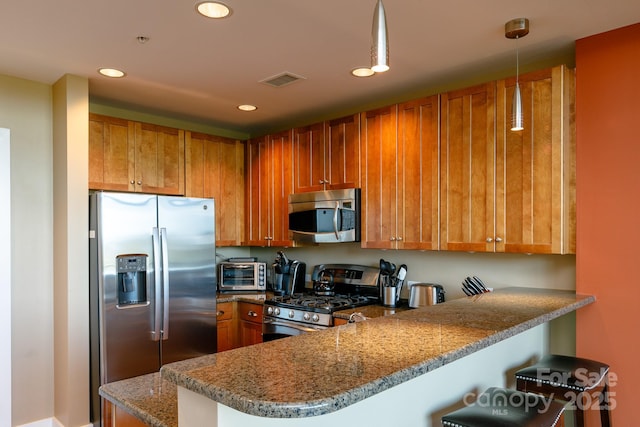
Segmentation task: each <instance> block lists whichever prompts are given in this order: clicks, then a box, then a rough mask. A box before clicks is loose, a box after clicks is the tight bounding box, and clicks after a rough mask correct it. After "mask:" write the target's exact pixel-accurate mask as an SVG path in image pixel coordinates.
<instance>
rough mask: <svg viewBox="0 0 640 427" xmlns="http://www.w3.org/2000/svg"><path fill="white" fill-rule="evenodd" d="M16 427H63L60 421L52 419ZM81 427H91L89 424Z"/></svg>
mask: <svg viewBox="0 0 640 427" xmlns="http://www.w3.org/2000/svg"><path fill="white" fill-rule="evenodd" d="M17 427H64V426H63V425H62V423H61V422H60V421H58V420H57V419H56V418H55V417H54V418H45V419H44V420H39V421H34V422H32V423H28V424H22V425H19V426H17ZM82 427H91V424H87V425H85V426H82Z"/></svg>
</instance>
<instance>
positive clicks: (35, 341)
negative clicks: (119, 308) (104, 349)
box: [0, 75, 54, 425]
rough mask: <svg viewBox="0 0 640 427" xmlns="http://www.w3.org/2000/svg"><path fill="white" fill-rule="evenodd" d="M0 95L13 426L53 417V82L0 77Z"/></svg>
mask: <svg viewBox="0 0 640 427" xmlns="http://www.w3.org/2000/svg"><path fill="white" fill-rule="evenodd" d="M0 94H1V95H0V127H3V128H9V129H11V203H10V204H11V235H12V240H11V257H12V258H11V359H12V364H11V374H12V385H11V390H12V392H11V400H12V402H11V405H12V408H11V409H12V424H11V425H19V424H24V423H27V422H31V421H34V420H39V419H44V418H50V417H51V416H52V415H53V382H54V369H53V328H52V325H53V303H52V301H53V279H52V277H53V232H52V218H53V211H52V199H53V195H52V194H53V193H52V184H51V181H52V136H51V128H52V119H51V117H52V107H51V86H50V85H46V84H41V83H34V82H31V81H27V80H22V79H17V78H12V77H7V76H2V75H0ZM0 203H4V201H1V202H0ZM0 381H3V382H4V381H6V380H5V379H4V377H3V378H2V379H0Z"/></svg>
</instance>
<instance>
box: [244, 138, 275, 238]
mask: <svg viewBox="0 0 640 427" xmlns="http://www.w3.org/2000/svg"><path fill="white" fill-rule="evenodd" d="M269 147H270V142H269V141H267V138H266V137H264V138H256V139H253V140H250V141H249V142H247V154H246V161H247V168H246V169H247V179H246V193H245V198H246V202H245V203H246V216H245V218H246V232H245V237H246V242H245V244H246V245H247V246H268V245H269V239H270V236H271V226H270V221H271V214H270V209H271V205H272V203H273V201H272V198H273V195H272V188H273V174H272V166H271V155H272V150H270V148H269Z"/></svg>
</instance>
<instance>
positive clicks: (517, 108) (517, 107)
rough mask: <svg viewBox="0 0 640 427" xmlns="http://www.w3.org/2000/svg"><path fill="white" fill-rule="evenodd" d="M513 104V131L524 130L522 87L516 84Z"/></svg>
mask: <svg viewBox="0 0 640 427" xmlns="http://www.w3.org/2000/svg"><path fill="white" fill-rule="evenodd" d="M512 101H513V103H512V105H511V130H513V131H518V130H523V129H524V118H523V115H522V97H521V96H520V85H519V84H518V83H516V87H515V89H514V90H513V100H512Z"/></svg>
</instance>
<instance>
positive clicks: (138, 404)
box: [100, 372, 178, 427]
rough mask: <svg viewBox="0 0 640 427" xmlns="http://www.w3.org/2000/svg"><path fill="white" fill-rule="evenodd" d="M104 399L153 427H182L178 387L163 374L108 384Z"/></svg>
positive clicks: (104, 386)
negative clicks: (179, 421)
mask: <svg viewBox="0 0 640 427" xmlns="http://www.w3.org/2000/svg"><path fill="white" fill-rule="evenodd" d="M100 395H101V396H102V397H104V398H106V399H108V400H109V401H111V402H112V403H114V404H116V405H117V406H119V407H121V408H123V409H124V410H126V411H127V412H129V413H130V414H132V415H134V416H136V417H137V418H138V419H140V420H142V421H143V422H144V423H145V424H147V425H149V426H152V427H178V395H177V387H176V385H175V384H174V383H172V382H169V381H167V380H164V379H162V377H161V376H160V373H159V372H156V373H153V374H147V375H142V376H139V377H135V378H130V379H126V380H122V381H116V382H112V383H109V384H105V385H103V386H101V387H100Z"/></svg>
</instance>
